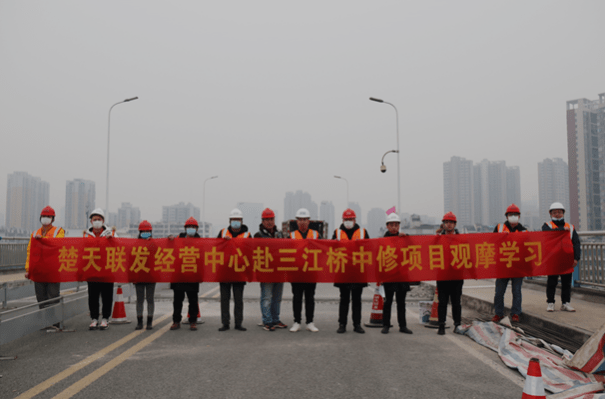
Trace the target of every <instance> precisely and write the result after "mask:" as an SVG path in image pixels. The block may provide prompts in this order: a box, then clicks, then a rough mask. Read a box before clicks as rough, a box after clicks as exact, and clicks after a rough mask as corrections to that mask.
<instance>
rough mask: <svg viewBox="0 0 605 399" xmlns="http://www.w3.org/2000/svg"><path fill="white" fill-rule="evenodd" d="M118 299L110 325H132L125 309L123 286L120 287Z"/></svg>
mask: <svg viewBox="0 0 605 399" xmlns="http://www.w3.org/2000/svg"><path fill="white" fill-rule="evenodd" d="M117 295H118V299H116V303H115V304H114V305H113V312H112V314H111V320H109V323H111V324H127V323H130V320H128V319H127V318H126V308H125V307H124V297H123V292H122V286H121V285H118V292H117Z"/></svg>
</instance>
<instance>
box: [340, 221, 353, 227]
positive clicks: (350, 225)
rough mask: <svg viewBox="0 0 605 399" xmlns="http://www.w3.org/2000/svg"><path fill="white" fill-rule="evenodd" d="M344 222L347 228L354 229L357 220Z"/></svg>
mask: <svg viewBox="0 0 605 399" xmlns="http://www.w3.org/2000/svg"><path fill="white" fill-rule="evenodd" d="M342 224H344V226H345V229H352V228H353V226H355V222H354V221H352V220H345V221H344V222H343V223H342Z"/></svg>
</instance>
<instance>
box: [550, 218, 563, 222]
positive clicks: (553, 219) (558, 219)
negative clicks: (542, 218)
mask: <svg viewBox="0 0 605 399" xmlns="http://www.w3.org/2000/svg"><path fill="white" fill-rule="evenodd" d="M551 219H552V221H553V222H560V221H561V220H563V218H551Z"/></svg>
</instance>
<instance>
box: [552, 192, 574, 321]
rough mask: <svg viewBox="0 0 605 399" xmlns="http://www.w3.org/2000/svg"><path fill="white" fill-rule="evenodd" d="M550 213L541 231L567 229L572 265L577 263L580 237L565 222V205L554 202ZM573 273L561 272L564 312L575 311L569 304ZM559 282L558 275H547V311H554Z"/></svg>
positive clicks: (570, 225) (571, 226)
mask: <svg viewBox="0 0 605 399" xmlns="http://www.w3.org/2000/svg"><path fill="white" fill-rule="evenodd" d="M548 213H549V214H550V219H551V220H550V222H546V223H544V224H543V225H542V231H549V230H567V231H569V237H570V239H571V243H572V244H573V258H574V261H573V267H576V266H577V265H578V261H579V260H580V256H581V255H582V248H581V247H580V237H579V236H578V232H577V231H576V228H575V227H574V225H573V224H569V223H567V222H565V207H564V206H563V204H562V203H560V202H554V203H553V204H552V205H551V206H550V209H549V211H548ZM572 275H573V273H568V274H561V275H560V276H561V302H562V304H561V310H563V311H566V312H575V311H576V310H575V309H574V308H573V307H571V305H570V304H569V302H570V300H571V279H572ZM558 284H559V275H558V274H557V275H554V276H548V280H547V281H546V302H547V303H548V305H547V307H546V311H547V312H554V311H555V293H556V291H557V285H558Z"/></svg>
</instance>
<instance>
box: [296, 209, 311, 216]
mask: <svg viewBox="0 0 605 399" xmlns="http://www.w3.org/2000/svg"><path fill="white" fill-rule="evenodd" d="M296 218H297V219H298V218H311V214H310V213H309V210H308V209H306V208H300V209H299V210H297V211H296Z"/></svg>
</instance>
